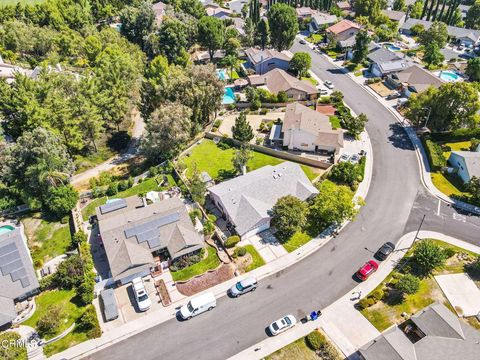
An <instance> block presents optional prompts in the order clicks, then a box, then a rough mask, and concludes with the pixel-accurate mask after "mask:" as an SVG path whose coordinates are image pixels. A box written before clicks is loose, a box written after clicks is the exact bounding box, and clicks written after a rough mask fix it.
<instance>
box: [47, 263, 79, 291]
mask: <svg viewBox="0 0 480 360" xmlns="http://www.w3.org/2000/svg"><path fill="white" fill-rule="evenodd" d="M54 276H55V279H56V283H57V285H58V286H59V287H60V288H62V289H66V290H69V289H72V288H74V287H77V286H79V285H80V284H81V282H82V281H83V261H82V259H81V258H80V256H79V255H72V256H70V257H68V258H67V259H66V260H64V261H62V262H61V263H60V264H59V265H58V268H57V272H56V273H55V275H54Z"/></svg>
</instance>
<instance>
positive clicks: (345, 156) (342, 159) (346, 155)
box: [338, 154, 350, 163]
mask: <svg viewBox="0 0 480 360" xmlns="http://www.w3.org/2000/svg"><path fill="white" fill-rule="evenodd" d="M348 159H350V154H342V156H340V158H339V159H338V162H339V163H342V162H347V161H348Z"/></svg>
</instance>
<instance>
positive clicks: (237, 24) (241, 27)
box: [230, 17, 245, 36]
mask: <svg viewBox="0 0 480 360" xmlns="http://www.w3.org/2000/svg"><path fill="white" fill-rule="evenodd" d="M230 20H231V21H233V25H232V26H233V27H234V28H235V30H237V31H238V33H239V34H240V35H242V36H243V35H245V20H243V19H242V18H241V17H234V18H230Z"/></svg>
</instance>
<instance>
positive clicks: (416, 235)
mask: <svg viewBox="0 0 480 360" xmlns="http://www.w3.org/2000/svg"><path fill="white" fill-rule="evenodd" d="M425 217H426V215H425V214H423V217H422V221H420V226H419V227H418V230H417V233H416V234H415V238H414V239H413V242H412V245H410V249H411V248H413V246H414V245H415V241H417V239H418V233H419V232H420V229H421V228H422V225H423V222H424V221H425ZM410 258H411V257H410ZM410 258H408V259H407V261H405V262H404V263H403V264H402V265H401V266H400V267H399V268H398V270H397V271H400V270H402V269H403V267H404V266H405V265H407V264H408V262H409V260H410Z"/></svg>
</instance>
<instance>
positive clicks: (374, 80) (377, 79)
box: [366, 77, 382, 84]
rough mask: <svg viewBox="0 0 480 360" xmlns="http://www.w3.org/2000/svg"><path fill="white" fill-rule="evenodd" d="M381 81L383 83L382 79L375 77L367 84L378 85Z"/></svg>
mask: <svg viewBox="0 0 480 360" xmlns="http://www.w3.org/2000/svg"><path fill="white" fill-rule="evenodd" d="M380 81H382V78H379V77H374V78H370V79H367V80H366V83H367V84H376V83H379V82H380Z"/></svg>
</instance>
